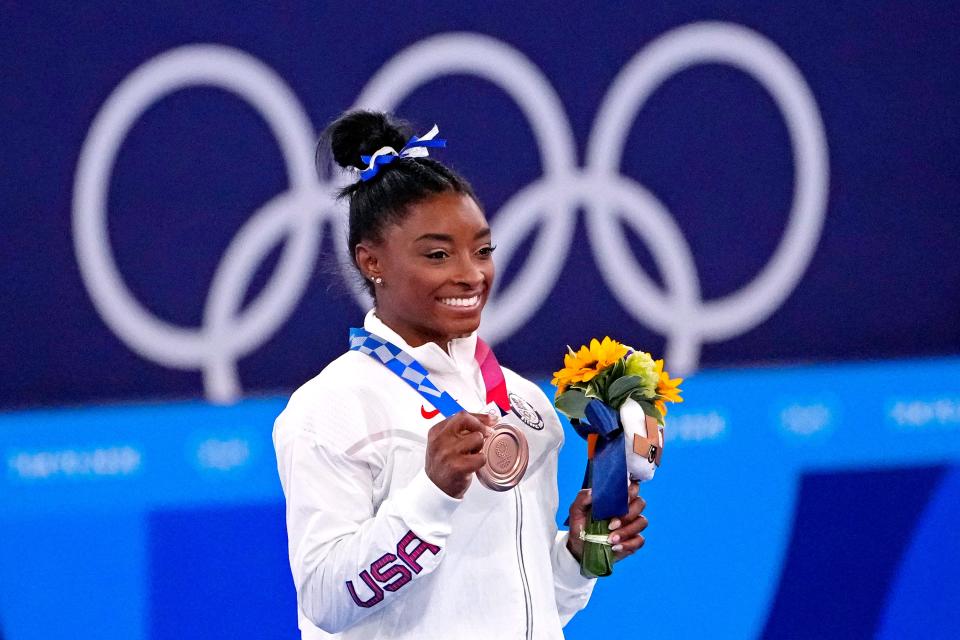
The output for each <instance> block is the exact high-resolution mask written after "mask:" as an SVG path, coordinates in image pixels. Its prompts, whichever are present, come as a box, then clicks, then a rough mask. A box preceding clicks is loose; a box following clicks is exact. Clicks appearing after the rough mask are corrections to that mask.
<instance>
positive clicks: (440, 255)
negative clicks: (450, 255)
mask: <svg viewBox="0 0 960 640" xmlns="http://www.w3.org/2000/svg"><path fill="white" fill-rule="evenodd" d="M446 257H447V252H446V251H432V252H431V253H428V254H427V258H428V259H429V260H443V259H444V258H446Z"/></svg>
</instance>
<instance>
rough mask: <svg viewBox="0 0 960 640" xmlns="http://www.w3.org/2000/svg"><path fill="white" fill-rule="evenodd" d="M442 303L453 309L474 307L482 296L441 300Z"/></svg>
mask: <svg viewBox="0 0 960 640" xmlns="http://www.w3.org/2000/svg"><path fill="white" fill-rule="evenodd" d="M440 302H442V303H443V304H447V305H450V306H451V307H473V306H476V305H477V303H479V302H480V296H473V297H470V298H440Z"/></svg>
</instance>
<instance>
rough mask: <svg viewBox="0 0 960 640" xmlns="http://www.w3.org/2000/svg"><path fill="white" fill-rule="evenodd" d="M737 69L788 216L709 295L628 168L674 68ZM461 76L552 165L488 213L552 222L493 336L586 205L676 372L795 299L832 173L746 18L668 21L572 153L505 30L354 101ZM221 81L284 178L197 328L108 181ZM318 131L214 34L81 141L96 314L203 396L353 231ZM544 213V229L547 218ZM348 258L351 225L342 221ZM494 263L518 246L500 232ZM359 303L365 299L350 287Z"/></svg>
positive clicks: (237, 246)
mask: <svg viewBox="0 0 960 640" xmlns="http://www.w3.org/2000/svg"><path fill="white" fill-rule="evenodd" d="M704 63H723V64H728V65H731V66H734V67H736V68H738V69H740V70H742V71H744V72H746V73H747V74H749V75H750V76H752V77H753V78H754V79H755V80H756V81H757V82H759V83H760V84H761V85H762V86H763V87H764V88H765V89H766V90H767V91H768V92H769V93H770V95H771V96H772V98H773V100H774V102H775V103H776V104H777V106H778V108H779V109H780V111H781V113H782V114H783V117H784V120H785V122H786V125H787V130H788V133H789V136H790V140H791V144H792V147H793V161H794V168H795V169H794V171H795V176H794V199H793V204H792V206H791V210H790V216H789V219H788V223H787V228H786V230H785V232H784V235H783V237H782V238H781V240H780V243H779V244H778V246H777V248H776V250H775V251H774V254H773V256H772V257H771V259H770V261H769V263H768V264H767V265H766V266H765V267H764V268H763V270H761V272H760V273H759V274H758V275H757V276H756V277H755V278H754V279H753V280H752V281H751V282H749V283H748V284H746V285H745V286H743V287H742V288H740V289H739V290H737V291H735V292H733V293H731V294H729V295H727V296H724V297H723V298H720V299H716V300H708V301H704V300H703V299H702V297H701V293H700V285H699V278H698V276H697V271H696V266H695V263H694V260H693V255H692V253H691V251H690V247H689V245H688V244H687V242H686V239H685V238H684V236H683V234H682V233H681V231H680V229H679V227H678V226H677V224H676V222H675V221H674V219H673V217H672V216H671V215H670V213H669V211H667V209H666V208H665V207H664V206H663V204H662V203H661V202H660V201H659V200H658V199H657V198H656V197H655V196H654V194H652V193H650V191H649V190H647V189H646V188H644V187H643V186H642V185H640V184H638V183H637V182H635V181H634V180H632V179H631V178H628V177H626V176H623V175H621V174H620V172H619V163H620V158H621V156H622V153H623V148H624V145H625V144H626V139H627V134H628V132H629V130H630V127H631V124H632V122H633V120H634V119H635V118H636V116H637V114H638V112H639V111H640V109H641V108H642V107H643V104H644V102H645V101H646V99H647V98H648V97H649V96H650V95H651V94H652V93H653V92H654V91H655V90H656V89H657V87H659V86H660V84H662V83H663V82H664V81H665V80H667V79H668V78H670V77H671V76H673V75H674V74H676V73H678V72H679V71H681V70H683V69H685V68H687V67H689V66H692V65H697V64H704ZM451 74H468V75H473V76H477V77H479V78H481V79H484V80H487V81H489V82H491V83H493V84H494V85H495V86H497V87H499V88H501V89H502V90H503V91H504V92H506V93H507V94H508V95H509V96H510V97H511V98H512V99H513V100H514V101H515V102H516V104H517V105H518V107H519V108H520V110H521V111H522V112H523V114H524V116H525V117H526V118H527V121H528V122H529V123H530V126H531V128H532V130H533V134H534V138H535V140H536V142H537V145H538V147H539V149H540V155H541V164H542V166H543V171H544V175H543V176H542V177H541V178H539V179H538V180H535V181H534V182H532V183H530V184H528V185H526V186H524V187H523V188H521V189H520V190H519V191H518V192H517V193H516V194H514V196H513V197H511V198H510V199H509V200H508V201H507V202H506V203H505V204H504V206H503V207H502V208H501V209H500V211H498V212H496V213H495V214H493V215H492V225H493V228H494V235H495V237H500V238H522V237H526V236H527V235H529V233H530V232H531V231H533V230H534V229H535V228H537V227H539V229H540V233H541V235H540V236H539V237H538V238H537V240H536V241H535V243H534V245H533V249H532V251H531V253H530V255H529V257H528V258H527V259H526V261H525V263H524V264H523V265H522V266H521V267H520V270H519V272H518V273H517V275H516V276H515V277H514V278H513V280H512V281H511V283H510V284H509V286H508V287H506V288H505V289H503V290H499V289H497V290H495V291H494V292H493V295H492V296H491V299H490V302H489V303H488V307H487V309H486V311H485V316H484V321H483V331H484V333H485V336H486V337H487V339H488V340H489V341H490V342H499V341H502V340H504V339H506V338H508V337H509V336H511V335H512V334H514V333H515V332H516V331H518V330H519V329H520V328H521V327H523V326H524V325H525V324H526V323H527V322H528V321H529V320H530V319H531V318H532V317H533V315H534V314H535V313H536V311H537V310H538V309H539V308H540V307H541V305H542V304H543V302H544V301H545V299H546V297H547V295H549V293H550V291H551V290H552V289H553V286H554V284H555V282H556V280H557V278H558V276H559V274H560V271H561V269H562V267H563V264H564V262H565V260H566V257H567V255H568V253H569V251H570V249H571V246H572V243H573V239H574V238H573V236H574V232H575V228H576V216H577V215H578V214H577V212H578V210H580V209H582V210H583V211H584V215H585V219H586V228H587V234H588V237H589V239H590V246H591V249H592V251H593V255H594V259H595V261H596V263H597V267H598V269H599V271H600V273H601V275H602V276H603V278H604V281H605V282H606V283H607V286H608V287H609V288H610V290H611V292H612V293H613V294H614V296H615V297H616V298H617V300H618V301H619V302H620V304H621V305H622V306H623V307H624V309H626V310H627V311H628V312H629V313H630V314H631V316H633V317H634V318H635V319H636V320H637V321H638V322H641V323H643V324H644V325H646V326H648V327H650V328H651V329H652V330H654V331H657V332H659V333H661V334H663V335H664V336H665V337H666V338H667V359H668V361H669V362H670V369H671V371H677V372H689V371H691V370H693V369H694V368H696V365H697V362H698V360H699V354H700V349H701V346H702V345H703V343H705V342H711V341H714V342H715V341H720V340H726V339H729V338H732V337H734V336H737V335H740V334H742V333H744V332H746V331H748V330H750V329H752V328H753V327H755V326H757V325H758V324H759V323H761V322H763V321H764V320H765V319H766V318H767V317H768V316H769V315H770V314H771V313H773V312H774V311H775V310H776V309H777V308H778V307H779V306H780V305H781V304H782V303H783V301H784V300H785V299H786V298H787V297H788V296H789V295H790V293H791V292H792V290H793V288H794V287H795V286H796V284H797V283H798V282H799V280H800V278H801V277H802V275H803V273H804V271H805V270H806V268H807V265H808V264H809V261H810V258H811V257H812V254H813V251H814V249H815V247H816V244H817V242H818V240H819V237H820V232H821V229H822V225H823V218H824V215H825V210H826V199H827V186H828V174H829V171H828V158H827V145H826V138H825V134H824V128H823V123H822V121H821V118H820V114H819V110H818V109H817V106H816V101H815V100H814V98H813V95H812V93H811V92H810V89H809V87H808V86H807V84H806V82H805V81H804V79H803V76H802V75H801V73H800V72H799V70H797V68H796V66H795V65H794V64H793V63H792V62H791V61H790V59H789V58H788V57H787V56H786V55H785V54H784V53H783V52H782V51H781V50H780V49H779V48H777V47H776V45H774V44H773V43H771V42H770V41H769V40H767V39H766V38H764V37H763V36H761V35H759V34H758V33H756V32H755V31H751V30H749V29H747V28H745V27H742V26H739V25H735V24H732V23H724V22H701V23H694V24H690V25H686V26H683V27H679V28H677V29H674V30H672V31H670V32H668V33H666V34H664V35H662V36H660V37H659V38H657V39H656V40H654V41H653V42H651V43H650V44H649V45H647V46H646V47H645V48H644V49H642V50H641V51H640V52H639V53H637V54H636V55H635V56H634V58H633V59H632V60H631V61H630V62H629V63H628V64H627V65H626V66H625V67H624V68H623V69H622V70H621V71H620V73H619V74H618V75H617V77H616V79H615V80H614V82H613V84H612V86H611V88H610V89H609V90H608V92H607V95H606V96H605V97H604V100H603V102H602V104H601V107H600V109H599V111H598V115H597V117H596V119H595V121H594V126H593V130H592V132H591V134H590V139H589V142H588V145H587V153H586V162H585V165H584V166H583V167H582V168H581V167H579V166H578V165H577V158H576V146H575V143H574V136H573V131H572V129H571V127H570V123H569V121H568V120H567V117H566V114H565V111H564V108H563V105H562V103H561V101H560V99H559V97H558V95H557V94H556V91H555V90H554V89H553V87H552V85H551V84H550V83H549V81H548V80H547V79H546V77H544V75H543V73H542V72H541V71H540V70H539V69H538V68H537V67H536V66H535V65H534V64H533V63H531V62H530V61H529V60H528V59H527V58H526V57H525V56H524V55H523V54H522V53H521V52H519V51H517V50H516V49H514V48H512V47H511V46H509V45H507V44H505V43H504V42H502V41H500V40H497V39H495V38H492V37H489V36H484V35H478V34H470V33H448V34H441V35H437V36H432V37H429V38H426V39H424V40H421V41H420V42H418V43H416V44H414V45H412V46H410V47H408V48H407V49H405V50H403V51H401V52H400V53H398V54H397V55H395V56H394V57H393V58H392V59H391V60H390V61H388V62H387V63H386V64H385V65H384V66H383V67H382V68H381V69H380V70H379V71H378V72H377V73H376V74H375V75H374V76H373V78H371V79H370V81H369V82H368V83H367V85H366V86H365V87H364V89H363V90H362V91H361V93H360V96H359V98H358V99H357V101H356V104H355V106H356V107H365V108H373V109H382V110H388V111H392V110H394V109H395V108H396V106H398V105H399V104H400V103H401V102H402V101H403V100H404V99H405V98H406V97H407V96H408V95H410V93H411V92H412V91H414V90H415V89H416V88H417V87H419V86H421V85H423V84H425V83H427V82H429V81H431V80H434V79H436V78H438V77H441V76H444V75H451ZM198 85H213V86H217V87H221V88H223V89H226V90H228V91H231V92H233V93H234V94H236V95H237V96H238V97H240V98H242V99H244V100H246V101H247V102H248V103H249V104H250V105H251V106H253V107H254V108H255V109H256V110H257V111H258V112H259V113H260V114H261V115H262V116H263V118H264V119H265V120H266V122H267V123H268V125H269V127H270V129H271V130H272V132H273V133H274V135H275V136H276V137H277V140H278V143H279V146H280V150H281V152H282V154H283V157H284V160H285V163H286V168H287V174H288V176H289V183H290V188H289V190H288V191H287V192H285V193H282V194H280V195H278V196H276V197H274V198H273V199H272V200H270V201H269V202H267V203H266V204H265V205H263V206H262V207H261V208H260V209H259V210H258V211H256V212H255V213H254V214H253V216H252V217H251V218H250V219H249V220H248V221H247V222H246V223H245V224H244V226H243V227H242V228H241V230H240V232H239V233H238V234H237V235H236V237H234V239H233V241H232V242H231V244H230V246H229V248H228V250H227V252H226V254H225V255H224V257H223V259H222V260H221V262H220V264H219V266H218V268H217V270H216V273H215V275H214V278H213V282H212V285H211V289H210V292H209V294H208V297H207V300H206V304H205V308H204V314H203V325H202V327H200V328H186V327H181V326H176V325H172V324H169V323H167V322H165V321H163V320H161V319H159V318H157V317H155V316H153V315H152V314H151V313H149V312H148V311H147V310H146V309H145V308H144V307H143V306H142V305H141V304H140V303H139V302H138V301H137V300H136V299H135V298H134V297H133V295H132V294H131V293H130V291H129V289H128V288H127V287H126V285H125V284H124V282H123V279H122V277H121V275H120V273H119V271H118V269H117V267H116V263H115V261H114V259H113V254H112V251H111V249H110V246H109V240H108V235H107V224H106V211H107V202H106V194H107V188H108V185H109V182H110V175H111V173H112V170H113V165H114V162H115V160H116V156H117V152H118V151H119V147H120V145H121V144H122V142H123V139H124V138H125V136H126V135H127V133H128V132H129V130H130V128H131V127H132V126H133V124H134V123H135V121H136V120H137V118H139V117H140V115H141V114H142V113H143V112H144V111H145V110H146V109H147V108H149V107H150V105H151V104H153V103H154V102H156V101H157V100H159V99H160V98H162V97H163V96H165V95H167V94H169V93H172V92H174V91H178V90H180V89H184V88H187V87H191V86H198ZM315 139H316V133H315V132H314V130H313V128H312V126H311V124H310V122H309V120H308V118H307V116H306V114H305V113H304V111H303V108H302V107H301V105H300V103H299V101H298V99H297V97H296V96H295V94H294V93H293V92H292V91H291V89H290V88H289V87H288V86H287V85H286V83H285V82H284V81H283V79H281V78H280V77H279V76H278V75H277V74H276V73H275V72H274V71H272V70H271V69H269V68H268V67H266V66H265V65H264V64H263V63H262V62H260V61H259V60H257V59H256V58H254V57H252V56H250V55H249V54H246V53H244V52H241V51H238V50H236V49H231V48H228V47H224V46H219V45H190V46H185V47H180V48H177V49H174V50H171V51H169V52H166V53H163V54H161V55H159V56H157V57H156V58H153V59H152V60H149V61H147V62H146V63H144V64H143V65H142V66H140V67H139V68H138V69H136V70H135V71H134V72H133V73H132V74H131V75H130V76H128V77H127V78H126V79H124V80H123V81H122V82H121V83H120V85H119V86H118V87H117V88H116V89H115V90H114V91H113V93H112V94H111V95H110V97H109V98H108V99H107V101H106V103H105V104H104V106H103V107H102V108H101V110H100V112H99V113H98V114H97V116H96V118H95V119H94V121H93V124H92V125H91V128H90V131H89V133H88V135H87V139H86V140H85V142H84V145H83V149H82V151H81V154H80V160H79V163H78V167H77V174H76V179H75V185H74V202H73V228H74V242H75V246H76V251H77V257H78V263H79V267H80V272H81V275H82V277H83V281H84V283H85V285H86V287H87V289H88V290H89V292H90V296H91V298H92V300H93V302H94V305H95V306H96V308H97V310H98V312H99V313H100V314H101V316H102V317H103V319H104V321H105V322H106V323H107V325H108V326H110V328H111V329H112V330H113V331H114V332H115V333H116V334H117V336H118V337H120V339H122V340H123V341H124V342H125V343H126V344H127V345H128V346H129V347H130V348H131V349H133V350H134V351H136V352H137V353H139V354H140V355H142V356H143V357H145V358H148V359H150V360H153V361H155V362H157V363H160V364H164V365H166V366H170V367H177V368H184V369H200V370H202V371H203V374H204V384H205V388H206V394H207V397H208V398H209V399H211V400H213V401H219V402H228V401H231V400H234V399H236V398H238V397H239V396H240V395H241V394H242V388H241V385H240V381H239V378H238V375H237V366H236V365H237V361H238V359H239V358H241V357H242V356H244V355H246V354H248V353H250V352H252V351H254V350H256V349H257V348H259V347H260V346H261V345H263V344H264V343H265V342H266V341H267V340H268V339H270V337H271V336H272V335H273V334H274V333H275V332H276V331H277V330H278V329H279V327H280V326H281V325H282V324H283V322H285V321H286V319H287V318H289V316H290V315H291V314H292V312H293V308H294V307H295V305H296V304H297V302H298V301H299V299H300V298H301V296H302V295H303V292H304V290H305V288H306V285H307V282H308V279H309V277H310V274H311V273H312V270H313V267H314V264H315V261H316V253H317V249H318V246H319V243H320V239H321V238H320V234H321V230H322V228H323V226H324V225H323V222H324V221H325V220H332V221H334V223H335V224H334V226H335V228H338V229H341V230H342V229H343V226H344V225H345V224H346V216H345V215H342V205H338V204H337V203H335V202H334V201H333V199H332V195H331V194H332V193H333V191H334V189H335V187H336V186H338V185H336V184H333V182H326V181H324V180H320V179H318V178H317V177H316V175H315V170H314V166H313V145H314V142H315ZM547 221H548V222H549V224H543V222H547ZM621 223H624V224H626V225H627V226H629V227H630V228H632V229H633V231H634V232H635V233H637V234H638V235H639V237H640V238H641V239H643V240H644V241H645V242H646V244H647V246H648V247H649V249H650V251H651V254H652V256H653V259H654V262H655V263H656V266H657V268H658V269H659V271H660V273H661V274H663V278H664V285H665V286H664V288H663V289H661V288H660V287H659V286H658V285H657V284H656V282H654V281H653V280H652V279H651V278H650V277H649V276H648V275H647V274H646V273H645V272H644V270H643V269H642V267H640V265H639V264H638V263H637V260H636V258H635V256H634V255H633V254H632V252H631V250H630V248H629V245H628V243H627V241H626V238H625V237H624V235H623V233H622V231H621V228H622V227H621ZM335 235H336V241H337V242H338V243H339V246H340V251H338V252H337V255H338V258H339V259H340V260H342V261H343V266H344V267H348V265H347V259H346V253H347V252H346V233H336V234H335ZM284 241H286V242H285V244H284V250H283V253H282V255H281V259H280V262H279V264H278V266H277V267H276V269H275V270H274V272H273V274H272V275H271V277H270V279H269V281H268V282H267V284H266V285H265V286H264V288H263V290H262V291H261V292H260V293H259V295H258V296H257V297H256V299H255V300H254V301H253V302H251V303H250V304H249V305H248V306H247V308H246V309H244V310H242V311H241V305H242V302H243V299H244V295H245V294H246V292H247V290H248V288H249V285H250V281H251V279H252V277H253V274H254V273H255V271H256V269H257V267H258V266H259V265H260V264H261V262H262V261H263V260H264V259H265V258H266V256H267V255H268V254H269V252H270V251H271V250H272V249H273V248H274V247H276V246H277V245H278V244H279V243H281V242H284ZM500 247H501V248H500V252H499V254H498V258H499V259H500V260H502V261H503V262H504V263H506V262H509V260H510V257H511V249H516V247H508V246H507V245H506V243H502V242H501V244H500ZM354 291H355V295H356V298H357V301H358V302H359V303H361V304H362V305H367V304H369V298H368V297H367V294H366V292H365V291H364V290H363V289H361V288H359V287H358V288H355V290H354Z"/></svg>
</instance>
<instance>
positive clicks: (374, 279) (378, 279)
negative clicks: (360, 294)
mask: <svg viewBox="0 0 960 640" xmlns="http://www.w3.org/2000/svg"><path fill="white" fill-rule="evenodd" d="M371 279H372V280H373V284H383V278H381V277H380V276H377V277H376V278H371Z"/></svg>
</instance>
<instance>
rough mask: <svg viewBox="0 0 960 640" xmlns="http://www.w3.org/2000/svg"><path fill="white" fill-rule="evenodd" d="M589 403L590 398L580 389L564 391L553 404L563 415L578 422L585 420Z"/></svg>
mask: <svg viewBox="0 0 960 640" xmlns="http://www.w3.org/2000/svg"><path fill="white" fill-rule="evenodd" d="M589 403H590V398H588V397H587V395H586V394H585V393H584V392H583V391H581V390H580V389H570V390H568V391H564V392H563V393H561V394H560V395H559V396H557V399H556V400H554V402H553V404H554V406H555V407H556V408H557V410H558V411H560V412H561V413H563V415H565V416H567V417H568V418H574V419H577V420H583V418H584V417H585V414H584V410H585V409H586V408H587V405H588V404H589Z"/></svg>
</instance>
